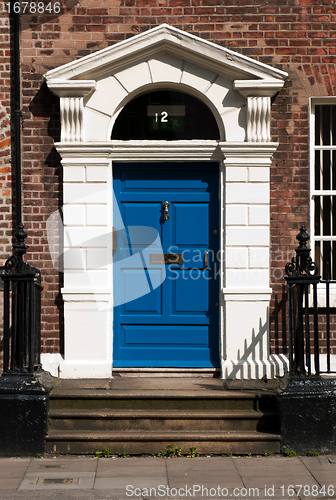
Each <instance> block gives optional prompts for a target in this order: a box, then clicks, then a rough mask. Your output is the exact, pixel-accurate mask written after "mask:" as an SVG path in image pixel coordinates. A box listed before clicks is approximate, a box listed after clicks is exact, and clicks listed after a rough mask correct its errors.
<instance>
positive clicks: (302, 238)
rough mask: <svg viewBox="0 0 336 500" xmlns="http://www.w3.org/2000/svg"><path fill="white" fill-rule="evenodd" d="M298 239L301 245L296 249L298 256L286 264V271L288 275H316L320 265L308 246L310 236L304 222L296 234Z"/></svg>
mask: <svg viewBox="0 0 336 500" xmlns="http://www.w3.org/2000/svg"><path fill="white" fill-rule="evenodd" d="M296 239H297V241H298V242H299V246H298V247H297V248H296V249H295V253H296V257H293V258H292V261H291V262H288V263H287V264H286V267H285V272H286V274H287V276H293V277H294V276H295V277H299V276H302V277H304V276H316V275H317V274H318V272H319V269H318V265H317V264H316V263H315V262H313V260H312V258H311V257H310V248H308V247H307V242H308V241H309V239H310V238H309V234H308V233H307V229H306V228H305V226H304V224H303V225H302V226H301V228H300V232H299V233H298V234H297V235H296Z"/></svg>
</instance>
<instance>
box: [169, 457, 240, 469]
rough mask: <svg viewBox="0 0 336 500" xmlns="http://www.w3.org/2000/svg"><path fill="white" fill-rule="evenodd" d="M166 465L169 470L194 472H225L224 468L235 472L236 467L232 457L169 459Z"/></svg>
mask: <svg viewBox="0 0 336 500" xmlns="http://www.w3.org/2000/svg"><path fill="white" fill-rule="evenodd" d="M166 463H167V469H168V470H181V469H186V470H187V469H193V470H201V471H202V470H204V471H205V470H223V469H224V468H225V469H227V468H229V469H230V470H235V465H234V463H233V461H232V459H231V458H230V457H209V458H205V457H195V458H184V457H179V458H177V459H167V461H166Z"/></svg>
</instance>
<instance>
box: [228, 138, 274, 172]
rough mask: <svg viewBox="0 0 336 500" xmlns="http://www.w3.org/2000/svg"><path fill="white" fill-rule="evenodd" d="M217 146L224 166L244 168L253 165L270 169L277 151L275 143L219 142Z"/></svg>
mask: <svg viewBox="0 0 336 500" xmlns="http://www.w3.org/2000/svg"><path fill="white" fill-rule="evenodd" d="M219 146H220V148H221V151H222V153H223V155H224V163H225V165H226V166H233V167H239V166H241V167H246V165H253V166H258V167H270V166H271V163H272V156H273V154H274V153H275V151H276V150H277V147H278V143H277V142H267V143H257V142H243V143H239V142H238V143H237V142H231V143H230V142H220V143H219Z"/></svg>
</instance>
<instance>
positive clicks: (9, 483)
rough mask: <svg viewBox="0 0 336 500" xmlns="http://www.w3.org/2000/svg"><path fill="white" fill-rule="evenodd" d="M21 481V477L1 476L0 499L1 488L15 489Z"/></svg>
mask: <svg viewBox="0 0 336 500" xmlns="http://www.w3.org/2000/svg"><path fill="white" fill-rule="evenodd" d="M21 481H22V477H8V478H6V477H2V478H0V499H1V491H2V490H17V489H18V487H19V486H20V483H21Z"/></svg>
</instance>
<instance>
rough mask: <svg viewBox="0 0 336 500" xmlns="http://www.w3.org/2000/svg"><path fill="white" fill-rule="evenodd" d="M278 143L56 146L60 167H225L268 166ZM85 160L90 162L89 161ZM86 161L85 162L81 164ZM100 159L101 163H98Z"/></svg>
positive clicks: (103, 143) (177, 142) (157, 143)
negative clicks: (122, 164)
mask: <svg viewBox="0 0 336 500" xmlns="http://www.w3.org/2000/svg"><path fill="white" fill-rule="evenodd" d="M277 147H278V143H276V142H269V143H264V144H260V143H250V142H220V141H202V140H191V141H116V140H114V141H110V142H95V143H93V142H82V143H81V142H78V143H74V142H73V143H71V144H69V143H62V142H56V143H55V148H56V149H57V151H58V153H59V154H60V155H61V157H62V159H63V161H62V164H63V165H64V164H66V163H69V164H70V163H73V164H75V163H76V161H78V160H82V161H84V163H85V162H88V161H90V162H92V163H94V162H95V161H100V162H101V161H102V160H101V158H104V159H105V160H106V161H108V160H109V159H113V160H114V161H119V160H128V159H129V160H133V161H139V160H143V161H174V160H183V161H195V160H196V161H222V160H223V159H224V162H225V165H226V166H229V165H230V166H236V167H239V166H244V167H245V166H246V165H247V164H249V165H254V166H264V167H269V166H270V165H271V159H272V156H273V154H274V153H275V151H276V149H277ZM88 157H89V158H90V160H88ZM84 158H85V160H84ZM99 159H100V160H99Z"/></svg>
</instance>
